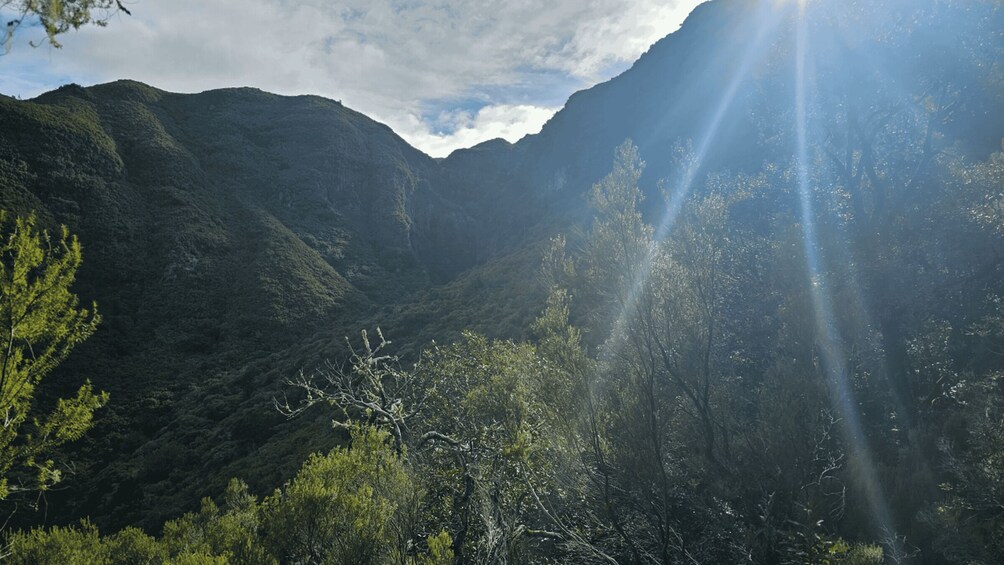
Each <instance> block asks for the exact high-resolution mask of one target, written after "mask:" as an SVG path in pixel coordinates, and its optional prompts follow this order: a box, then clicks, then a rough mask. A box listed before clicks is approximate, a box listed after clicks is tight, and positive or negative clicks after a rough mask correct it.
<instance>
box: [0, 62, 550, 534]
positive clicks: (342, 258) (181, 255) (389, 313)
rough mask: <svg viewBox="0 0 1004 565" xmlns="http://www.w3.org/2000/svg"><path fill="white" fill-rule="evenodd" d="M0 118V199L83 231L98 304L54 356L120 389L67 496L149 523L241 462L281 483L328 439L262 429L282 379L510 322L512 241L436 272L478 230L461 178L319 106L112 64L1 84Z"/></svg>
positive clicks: (523, 303) (524, 303)
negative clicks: (40, 89) (345, 354)
mask: <svg viewBox="0 0 1004 565" xmlns="http://www.w3.org/2000/svg"><path fill="white" fill-rule="evenodd" d="M0 120H2V122H3V124H4V127H3V129H2V130H0V155H2V156H3V159H2V161H0V187H2V193H0V198H2V206H3V207H4V208H5V209H9V210H12V211H14V212H17V213H22V214H25V213H29V212H32V211H34V212H35V213H37V214H38V215H39V216H40V218H41V219H42V221H43V222H44V223H45V224H47V225H48V226H50V227H54V226H56V225H57V224H66V225H68V226H69V227H70V228H71V230H73V231H74V232H75V233H77V234H79V236H80V238H81V240H82V241H83V242H84V247H85V254H86V261H85V266H84V267H83V268H82V270H81V273H80V282H79V292H80V294H81V296H83V297H85V299H86V300H96V301H97V302H98V304H99V305H100V310H101V312H102V315H103V317H104V322H103V323H102V325H101V327H100V330H99V331H98V333H97V335H96V336H95V337H94V338H93V339H92V340H90V341H89V342H88V343H86V344H85V345H84V346H83V347H81V348H80V350H79V351H78V352H77V353H76V354H75V355H74V356H73V358H72V360H71V361H70V362H69V363H68V364H67V365H66V366H65V367H63V368H62V371H61V374H64V375H66V376H67V377H68V379H71V380H75V379H77V378H79V377H81V376H86V377H89V378H91V379H93V380H94V382H95V383H96V384H97V385H98V386H99V387H101V388H103V389H104V390H107V391H108V392H110V393H111V394H112V396H113V397H114V398H115V399H116V401H115V402H113V403H112V407H111V408H110V410H109V412H108V413H107V414H105V416H104V417H103V418H102V421H101V424H100V425H99V429H98V430H97V431H96V432H95V433H94V434H93V435H91V436H90V437H91V438H92V440H93V441H94V442H95V445H93V446H88V447H87V448H86V449H84V450H82V453H84V454H86V455H85V456H84V457H83V458H82V459H83V461H86V463H87V464H88V466H87V467H86V468H81V469H80V471H81V472H80V473H78V474H79V476H81V477H87V478H86V479H82V480H84V481H85V482H84V483H83V484H74V486H73V488H72V489H70V490H69V491H67V492H66V493H65V495H66V496H68V497H69V498H70V499H71V501H72V502H71V504H73V503H75V504H79V506H78V507H77V508H78V510H76V511H74V512H79V513H80V514H85V513H86V514H91V515H93V516H95V517H96V518H98V517H100V516H107V517H108V518H107V519H108V520H109V522H110V523H113V524H117V525H118V524H124V523H128V522H129V521H131V520H137V519H139V518H140V517H142V518H143V519H144V520H146V521H145V522H143V523H144V524H147V525H151V526H153V525H156V523H157V520H158V519H159V516H170V515H172V514H176V513H177V512H178V511H179V510H181V509H183V508H185V507H187V506H188V505H190V504H191V501H194V500H198V499H199V498H200V496H202V495H204V494H207V493H210V492H214V491H215V490H218V488H219V487H220V486H221V485H222V481H224V480H225V478H226V474H228V473H233V472H235V471H236V470H237V469H246V468H247V466H248V462H247V459H248V458H252V459H254V460H255V463H253V465H255V466H260V467H262V468H263V469H264V470H263V471H262V473H263V475H265V476H267V477H268V478H269V480H271V481H277V480H278V479H279V478H280V477H283V476H285V475H286V474H288V471H289V470H290V469H295V468H296V467H298V466H299V462H300V461H301V460H302V459H303V456H305V455H306V453H308V452H309V450H310V449H313V448H317V447H321V446H324V445H328V444H330V443H331V442H332V441H333V440H332V439H331V438H330V437H327V436H330V433H329V432H328V431H327V430H324V429H314V430H311V431H310V432H308V431H306V430H299V429H298V427H297V429H298V433H300V434H304V435H308V436H316V437H315V438H314V439H311V440H310V441H306V442H302V441H290V440H289V438H288V437H286V436H285V435H284V436H282V437H283V439H282V441H279V442H271V443H270V438H273V437H274V435H275V434H276V433H277V429H279V428H281V424H282V418H281V417H280V416H279V415H278V414H277V413H276V412H275V410H274V409H273V408H272V407H271V398H272V396H274V395H277V394H280V392H281V387H280V384H279V383H280V381H281V379H283V378H288V377H291V376H293V375H294V374H295V372H296V371H298V370H299V369H300V368H309V367H310V366H313V365H314V364H317V363H318V362H320V361H321V360H323V359H324V358H326V357H329V356H331V357H333V358H337V357H338V356H339V355H341V354H342V343H343V341H342V340H343V338H345V337H346V336H350V335H356V334H357V333H358V331H359V330H360V329H362V328H364V327H367V325H370V324H376V323H382V324H386V325H387V327H388V333H389V335H391V336H394V335H402V336H403V335H409V336H411V335H420V336H423V337H422V338H421V339H424V341H426V342H427V341H429V340H431V339H432V337H433V336H436V337H439V338H440V339H443V338H446V339H449V337H450V336H451V335H453V336H455V335H457V333H458V332H459V331H460V330H461V329H465V328H473V327H477V328H480V329H483V330H485V331H489V332H490V333H493V334H496V333H497V334H500V335H501V334H507V335H513V334H514V333H518V332H520V331H522V329H521V328H524V327H525V326H526V321H527V320H529V319H531V317H532V314H533V310H534V309H535V308H536V306H535V305H534V304H533V300H532V294H533V293H532V291H530V290H526V291H521V290H508V289H505V288H502V289H499V288H498V286H499V283H498V281H499V277H498V270H502V269H504V270H509V271H510V272H512V271H514V270H519V271H522V270H525V269H531V270H532V269H533V268H534V267H533V265H532V264H533V263H535V262H536V261H538V256H537V255H533V254H532V253H531V252H529V251H519V252H517V253H515V254H514V255H510V256H508V258H502V259H501V260H500V262H499V263H498V264H492V265H487V266H485V267H483V268H481V269H479V270H475V271H472V272H470V273H469V274H466V275H463V276H461V277H459V278H456V279H455V280H454V279H453V276H454V275H455V274H456V273H458V272H460V271H463V270H466V269H467V268H468V267H470V266H472V265H473V264H474V262H475V261H476V260H477V259H478V254H479V253H483V251H482V250H481V249H487V248H490V247H491V246H492V245H493V243H492V242H488V241H485V242H484V243H483V244H482V247H481V248H480V249H479V248H478V247H474V246H472V245H471V243H472V239H471V237H469V236H468V235H467V234H468V233H473V232H474V230H475V223H476V221H475V219H474V218H473V217H472V216H471V214H470V212H469V211H468V210H467V209H466V208H465V205H464V202H462V201H458V199H457V198H455V197H454V196H453V195H448V196H442V195H441V194H440V192H437V191H446V192H447V193H448V192H449V191H450V190H453V191H457V190H458V189H457V188H454V187H451V186H448V185H447V183H446V182H445V181H444V180H443V179H444V178H446V175H445V174H444V173H443V172H442V170H441V166H440V165H439V164H437V163H436V162H435V161H433V160H432V159H430V158H428V157H426V156H425V155H423V154H421V153H420V152H418V151H416V150H414V149H412V148H411V147H409V146H408V145H407V144H406V143H404V142H403V141H402V140H401V139H400V138H399V137H397V136H396V135H394V134H393V132H391V130H390V129H389V128H387V127H386V126H382V125H380V124H377V123H375V122H373V121H372V120H369V119H368V118H366V117H365V116H362V115H360V114H358V113H356V112H353V111H351V110H348V109H346V108H344V107H343V106H341V105H340V104H338V103H336V102H333V101H330V100H325V99H321V98H317V97H295V98H284V97H280V96H275V95H271V94H267V93H264V92H260V91H256V90H252V89H233V90H225V91H214V92H208V93H204V94H199V95H177V94H170V93H166V92H162V91H159V90H156V89H154V88H151V87H148V86H146V85H142V84H139V83H135V82H129V81H120V82H116V83H112V84H106V85H101V86H96V87H93V88H87V89H84V88H80V87H77V86H67V87H64V88H62V89H59V90H57V91H54V92H51V93H48V94H46V95H44V96H41V97H39V98H38V99H35V100H32V101H30V102H19V101H14V100H12V99H9V98H4V99H2V100H0ZM472 189H474V190H476V189H477V187H472ZM482 237H484V236H482ZM481 259H482V261H483V260H484V258H483V257H482V258H481ZM513 265H517V267H513ZM531 279H532V277H531ZM447 280H449V281H450V282H448V283H447V284H445V285H444V284H442V282H444V281H447ZM508 282H509V283H515V282H516V281H514V280H513V279H512V278H511V277H510V278H509V279H508ZM529 282H530V283H531V284H529V285H528V286H529V287H531V288H532V286H533V285H532V280H531V281H529ZM503 286H505V285H503ZM499 290H500V291H501V292H496V291H499ZM527 292H529V293H530V294H529V295H528V294H526V293H527ZM487 296H493V297H494V298H493V300H492V301H490V302H489V301H486V300H485V299H486V297H487ZM475 305H476V306H475ZM501 310H506V311H504V312H503V311H501ZM395 326H396V327H395ZM430 326H431V327H434V328H436V329H435V330H431V329H426V327H430ZM399 332H400V333H399ZM416 332H418V333H417V334H416ZM421 343H422V342H421V341H418V339H415V340H414V341H411V342H409V345H410V347H411V348H412V349H413V350H415V349H416V348H418V347H419V346H420V345H421ZM56 380H57V381H58V380H59V379H58V378H57V379H56ZM263 446H264V447H263ZM263 450H264V451H263ZM287 450H292V451H293V452H294V455H290V454H288V453H285V451H287ZM272 451H276V452H275V453H272ZM283 461H286V462H287V463H283ZM223 469H227V471H226V472H225V473H224V474H220V475H219V479H218V480H217V481H215V482H213V481H210V482H204V483H203V482H198V483H193V482H192V481H191V478H192V477H193V476H206V475H207V474H208V475H209V476H217V474H218V473H220V472H221V471H222V470H223ZM92 481H93V482H92ZM97 484H103V485H105V486H108V485H113V486H112V488H110V489H109V488H102V489H100V491H99V490H98V489H96V488H94V487H93V485H97ZM84 491H91V492H92V493H93V494H91V495H90V496H88V497H87V498H86V499H80V498H79V497H80V495H81V493H82V492H84ZM62 496H63V493H55V494H54V495H53V497H52V498H53V499H54V500H59V499H60V498H61V497H62ZM164 498H167V499H168V500H170V501H171V502H168V503H166V504H165V500H164ZM62 505H63V503H62V502H60V504H59V506H62ZM54 506H55V504H54ZM63 511H65V507H64V510H62V511H60V513H62V512H63ZM112 516H114V518H112ZM100 521H101V520H100V518H99V522H100Z"/></svg>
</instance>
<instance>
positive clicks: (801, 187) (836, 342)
mask: <svg viewBox="0 0 1004 565" xmlns="http://www.w3.org/2000/svg"><path fill="white" fill-rule="evenodd" d="M796 26H797V30H796V49H795V57H796V60H795V132H796V143H797V152H796V168H797V171H796V176H797V183H798V192H799V204H800V213H801V221H802V241H803V245H804V252H805V259H806V268H807V271H808V276H809V289H810V292H811V298H812V306H813V314H814V316H815V319H816V331H817V333H818V340H819V346H820V357H821V364H822V366H823V371H824V374H825V375H826V379H827V383H828V385H829V387H830V391H831V396H832V401H833V404H834V405H835V407H836V409H837V411H838V413H839V415H840V421H841V424H842V426H843V435H844V438H845V440H846V442H847V444H848V446H849V449H850V451H851V455H852V458H853V459H854V461H855V462H856V463H857V464H858V471H859V474H860V480H861V482H862V486H863V488H864V491H865V496H866V498H867V502H868V506H869V509H870V511H871V514H872V517H873V518H874V520H875V522H876V526H877V528H878V530H879V534H880V535H879V536H877V537H878V538H881V537H882V534H885V533H887V532H892V531H895V530H894V529H893V528H892V519H891V514H890V512H889V508H888V505H887V503H886V499H885V496H884V494H883V492H882V485H881V483H880V482H879V480H878V475H877V473H876V471H875V464H874V462H873V460H872V456H871V449H870V447H869V446H868V441H867V438H866V436H865V433H864V430H863V429H862V427H861V420H860V417H859V414H858V410H857V401H856V399H855V395H854V391H853V389H852V387H851V385H850V382H849V370H848V367H847V364H846V362H845V359H844V355H843V351H842V348H841V339H840V333H839V328H838V327H837V323H836V316H835V315H834V309H833V304H832V300H831V297H830V290H829V287H828V285H827V276H826V272H825V271H824V269H823V266H822V265H823V261H822V250H821V249H820V246H819V242H818V238H817V235H816V224H815V212H814V211H813V202H812V184H813V180H812V175H811V170H810V163H811V158H810V155H809V140H808V137H809V132H808V127H809V126H808V115H807V114H808V113H807V100H806V98H807V91H808V87H807V84H806V83H807V76H806V74H807V73H806V62H807V58H808V42H807V32H806V24H805V21H804V18H799V19H798V21H797V23H796Z"/></svg>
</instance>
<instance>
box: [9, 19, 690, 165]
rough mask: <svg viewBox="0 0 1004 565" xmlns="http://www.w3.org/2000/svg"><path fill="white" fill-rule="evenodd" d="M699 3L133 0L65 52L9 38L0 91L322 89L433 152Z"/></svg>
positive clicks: (596, 70)
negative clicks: (121, 83) (113, 83)
mask: <svg viewBox="0 0 1004 565" xmlns="http://www.w3.org/2000/svg"><path fill="white" fill-rule="evenodd" d="M697 3H698V0H553V1H552V2H547V3H542V2H539V1H538V0H485V1H482V2H471V1H463V0H452V1H447V0H424V1H421V0H340V1H337V2H331V1H329V0H303V1H300V2H291V1H288V0H214V1H212V2H206V1H205V0H136V1H135V2H134V3H130V4H129V7H130V9H131V10H132V13H133V16H125V15H121V16H116V17H115V18H113V20H112V21H111V23H110V24H109V26H108V27H107V28H100V29H99V28H85V29H82V30H80V31H78V32H74V33H71V34H68V35H66V36H65V37H64V38H63V39H62V43H63V44H64V46H65V47H64V49H62V50H52V49H50V48H47V47H41V48H36V49H33V48H31V47H29V46H28V45H27V43H26V42H27V39H28V37H27V36H26V35H25V36H22V37H19V38H17V39H16V40H15V41H16V43H15V45H14V48H13V51H12V52H11V53H10V54H8V55H7V56H5V57H2V58H0V92H4V93H6V94H20V95H22V96H32V95H35V94H38V93H39V92H40V91H42V90H45V89H48V88H53V87H55V86H58V85H59V84H60V83H62V82H65V81H67V80H73V81H76V82H81V83H85V84H89V83H95V82H104V81H109V80H114V79H118V78H132V79H136V80H140V81H143V82H146V83H149V84H151V85H153V86H157V87H159V88H163V89H166V90H172V91H179V92H197V91H201V90H207V89H211V88H220V87H227V86H241V85H248V86H256V87H258V88H261V89H263V90H268V91H271V92H277V93H281V94H303V93H311V94H319V95H322V96H327V97H330V98H335V99H339V100H342V102H344V103H345V104H346V105H347V106H349V107H351V108H354V109H356V110H359V111H361V112H363V113H365V114H367V115H369V116H371V117H373V118H375V119H377V120H379V121H382V122H384V123H387V124H388V125H390V126H391V127H392V128H394V129H395V130H396V131H398V132H399V133H401V134H402V135H403V136H404V137H406V138H407V139H408V140H409V141H410V142H412V143H413V144H415V145H416V146H417V147H419V148H420V149H423V150H425V151H427V152H429V153H430V154H441V153H442V152H443V151H447V150H448V149H450V148H454V147H460V146H463V145H464V144H470V143H474V142H477V141H481V140H484V139H490V138H492V137H505V138H507V139H513V138H516V137H519V136H522V135H523V134H525V133H532V132H533V131H534V128H538V129H539V127H540V125H542V124H543V122H544V121H546V119H547V117H549V116H550V114H551V113H553V110H554V108H553V106H555V105H556V104H559V103H561V102H562V101H563V100H564V99H565V98H567V96H568V95H570V94H571V93H572V91H573V90H575V89H578V88H584V87H587V86H590V85H591V84H593V83H595V82H597V81H599V80H604V79H606V78H609V76H608V74H609V73H610V72H612V71H613V70H616V69H619V68H623V67H624V66H626V65H627V64H629V63H630V62H631V61H633V60H634V59H635V58H637V57H638V56H639V55H640V54H641V53H642V52H643V51H644V50H645V49H647V48H648V46H649V45H651V44H652V43H653V42H654V41H656V40H657V39H659V38H660V37H662V36H663V35H665V34H667V33H669V32H671V31H674V30H675V29H676V27H677V26H678V25H679V23H680V22H681V21H682V20H683V18H684V17H685V16H686V14H687V13H689V11H690V9H692V8H693V6H694V5H696V4H697ZM9 69H15V73H14V74H16V76H17V78H12V77H11V76H10V74H9V73H8V72H7V71H8V70H9ZM464 101H466V102H464ZM471 101H476V102H477V105H481V106H484V108H482V109H481V111H477V112H474V113H469V114H468V119H467V120H466V121H465V120H460V119H459V116H461V115H462V114H463V111H455V110H452V109H451V106H452V104H454V103H456V104H457V105H458V106H461V107H464V108H470V106H471ZM461 102H463V103H461ZM442 109H446V112H447V114H453V115H455V117H458V121H456V123H455V129H454V130H450V129H448V127H447V128H446V129H445V131H444V126H449V125H450V123H449V122H448V121H446V122H442V121H440V117H441V115H440V113H439V112H437V111H436V110H442ZM467 111H468V112H471V110H467ZM545 116H546V117H545Z"/></svg>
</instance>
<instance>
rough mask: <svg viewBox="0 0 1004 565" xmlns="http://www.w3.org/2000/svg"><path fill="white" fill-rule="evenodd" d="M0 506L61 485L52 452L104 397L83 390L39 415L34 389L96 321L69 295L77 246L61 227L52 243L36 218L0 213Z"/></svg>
mask: <svg viewBox="0 0 1004 565" xmlns="http://www.w3.org/2000/svg"><path fill="white" fill-rule="evenodd" d="M0 233H2V234H3V235H2V238H3V239H2V240H0V327H2V333H3V335H4V338H3V347H2V350H0V415H2V423H0V501H3V500H4V499H6V498H8V497H9V496H10V495H11V494H21V493H25V492H37V491H45V490H47V489H49V488H51V487H52V486H53V485H55V484H56V483H58V482H59V481H60V478H61V476H62V471H61V465H60V464H58V463H57V462H56V461H55V460H54V459H53V458H54V457H56V454H55V452H56V449H57V448H59V447H60V446H62V445H63V444H65V443H67V442H71V441H74V440H77V439H80V437H81V436H83V434H84V433H85V432H86V431H87V430H88V429H90V428H91V426H92V424H93V415H94V412H95V410H97V409H98V408H100V407H101V406H103V405H104V404H105V403H106V402H107V401H108V395H106V394H104V393H95V392H94V389H93V387H92V386H91V384H90V382H87V383H85V384H84V385H83V386H81V387H80V389H79V390H78V391H77V393H76V395H75V396H73V397H70V398H60V399H58V400H57V401H56V402H55V406H53V407H51V408H49V409H48V411H47V412H43V411H42V410H39V407H38V398H37V396H38V394H37V388H38V386H39V384H40V383H41V381H42V379H43V378H44V377H46V376H48V375H49V373H51V372H52V370H53V369H55V368H56V366H57V365H59V364H60V363H61V362H62V361H63V360H65V359H66V357H67V355H69V353H70V351H71V350H72V349H73V348H74V347H75V346H77V345H78V344H79V343H81V342H82V341H84V340H85V339H87V338H88V337H89V336H90V335H91V334H92V333H94V329H95V327H96V326H97V324H98V322H99V320H100V318H99V317H98V315H97V313H96V312H95V308H94V307H92V309H91V310H90V311H89V310H87V309H82V308H79V306H78V299H77V296H76V295H75V294H73V292H71V290H70V286H71V285H72V284H73V280H74V277H75V276H76V272H77V268H78V267H79V266H80V262H81V250H80V243H79V242H78V241H77V239H76V237H71V236H70V234H69V232H68V231H67V229H66V228H65V227H64V228H62V230H61V232H60V235H59V237H58V238H56V239H53V238H51V237H50V236H49V234H48V232H46V231H44V230H39V229H38V227H37V225H36V220H35V218H34V217H31V216H28V217H23V218H13V217H12V216H11V215H10V214H8V213H6V212H0Z"/></svg>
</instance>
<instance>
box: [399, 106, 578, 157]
mask: <svg viewBox="0 0 1004 565" xmlns="http://www.w3.org/2000/svg"><path fill="white" fill-rule="evenodd" d="M557 111H558V108H547V107H541V106H532V105H528V104H517V105H510V104H499V105H494V106H484V107H482V108H481V109H480V110H478V111H477V112H476V113H474V114H471V113H470V112H467V111H463V110H460V111H455V112H444V113H442V114H440V116H439V117H438V118H437V119H436V121H435V123H434V124H433V127H432V128H430V127H429V126H430V124H429V123H428V122H427V121H422V120H420V119H419V118H418V117H417V116H412V117H411V119H410V120H409V124H408V126H409V127H407V128H406V129H403V130H399V131H398V133H399V134H401V137H403V138H404V139H405V140H406V141H408V143H410V144H412V145H413V146H415V147H420V148H422V150H423V151H425V152H426V153H428V154H429V155H431V156H433V157H445V156H447V155H449V154H450V153H451V152H453V151H454V150H457V149H461V148H464V147H471V146H473V145H477V144H478V143H481V142H482V141H488V140H489V139H497V138H502V139H505V140H506V141H509V142H516V141H519V139H520V138H521V137H523V136H525V135H527V134H531V133H537V132H539V131H540V128H541V127H542V126H543V125H544V123H545V122H547V120H549V119H551V116H553V115H554V113H555V112H557ZM437 131H443V132H445V133H437Z"/></svg>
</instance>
